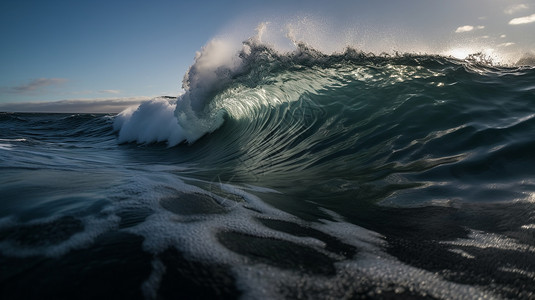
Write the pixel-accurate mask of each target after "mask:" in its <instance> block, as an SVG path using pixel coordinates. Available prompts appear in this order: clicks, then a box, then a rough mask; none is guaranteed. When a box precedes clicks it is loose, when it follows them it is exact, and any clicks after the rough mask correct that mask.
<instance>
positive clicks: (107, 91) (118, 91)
mask: <svg viewBox="0 0 535 300" xmlns="http://www.w3.org/2000/svg"><path fill="white" fill-rule="evenodd" d="M98 92H99V93H101V94H120V93H121V91H120V90H101V91H98Z"/></svg>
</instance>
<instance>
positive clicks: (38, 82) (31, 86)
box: [2, 78, 68, 94]
mask: <svg viewBox="0 0 535 300" xmlns="http://www.w3.org/2000/svg"><path fill="white" fill-rule="evenodd" d="M67 81H68V80H67V79H65V78H37V79H33V80H32V81H30V82H29V83H27V84H23V85H19V86H13V87H8V88H4V89H2V90H3V91H6V92H8V93H15V94H22V93H27V92H32V91H35V90H39V89H42V88H45V87H48V86H54V85H60V84H62V83H65V82H67Z"/></svg>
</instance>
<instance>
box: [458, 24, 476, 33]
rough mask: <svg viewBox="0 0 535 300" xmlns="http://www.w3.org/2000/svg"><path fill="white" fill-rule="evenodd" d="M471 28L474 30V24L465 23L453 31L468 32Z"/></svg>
mask: <svg viewBox="0 0 535 300" xmlns="http://www.w3.org/2000/svg"><path fill="white" fill-rule="evenodd" d="M472 30H474V26H470V25H465V26H460V27H457V29H456V30H455V32H456V33H461V32H468V31H472Z"/></svg>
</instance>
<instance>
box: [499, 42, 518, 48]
mask: <svg viewBox="0 0 535 300" xmlns="http://www.w3.org/2000/svg"><path fill="white" fill-rule="evenodd" d="M513 45H515V43H511V42H509V43H501V44H499V45H498V47H509V46H513Z"/></svg>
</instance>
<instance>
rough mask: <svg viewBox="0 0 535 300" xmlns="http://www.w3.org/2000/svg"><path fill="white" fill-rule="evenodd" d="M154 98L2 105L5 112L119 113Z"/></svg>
mask: <svg viewBox="0 0 535 300" xmlns="http://www.w3.org/2000/svg"><path fill="white" fill-rule="evenodd" d="M151 98H153V97H130V98H115V99H73V100H61V101H53V102H21V103H5V104H0V111H5V112H54V113H118V112H121V111H123V110H124V109H126V108H128V107H130V106H134V105H139V104H140V103H141V102H143V101H147V100H149V99H151Z"/></svg>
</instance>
